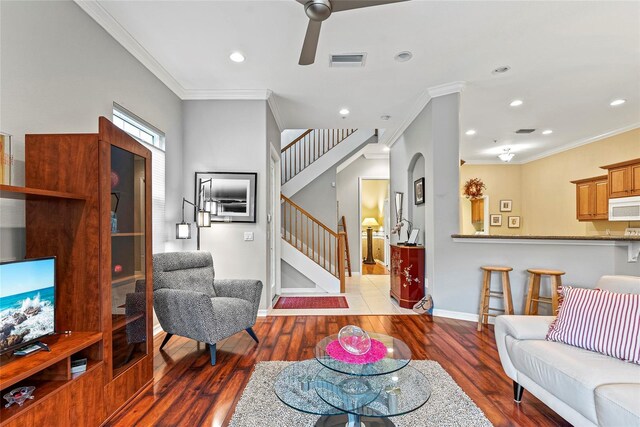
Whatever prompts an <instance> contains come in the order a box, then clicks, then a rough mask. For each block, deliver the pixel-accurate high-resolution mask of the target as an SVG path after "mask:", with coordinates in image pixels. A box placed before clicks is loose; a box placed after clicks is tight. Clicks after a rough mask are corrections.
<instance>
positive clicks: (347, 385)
mask: <svg viewBox="0 0 640 427" xmlns="http://www.w3.org/2000/svg"><path fill="white" fill-rule="evenodd" d="M314 383H315V389H316V392H317V394H318V395H319V396H320V397H321V398H322V400H323V401H325V402H326V403H328V404H329V405H331V406H332V407H334V408H336V409H339V410H341V411H343V412H347V413H350V414H355V415H359V416H365V417H392V416H396V415H403V414H407V413H409V412H412V411H415V410H416V409H418V408H419V407H421V406H422V405H424V404H425V403H426V402H427V400H429V397H431V386H430V384H429V381H428V380H427V378H426V377H425V376H424V374H422V373H421V372H420V371H418V370H416V369H415V368H413V367H411V366H407V367H405V368H404V369H402V370H400V371H397V372H394V373H391V374H386V375H377V376H372V377H361V376H353V375H348V374H342V373H339V372H336V371H332V370H330V369H322V370H321V371H320V372H318V374H317V376H316V379H315V382H314Z"/></svg>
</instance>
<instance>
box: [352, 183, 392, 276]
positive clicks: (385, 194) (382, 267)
mask: <svg viewBox="0 0 640 427" xmlns="http://www.w3.org/2000/svg"><path fill="white" fill-rule="evenodd" d="M359 187H360V188H359V192H358V194H359V207H360V208H359V211H360V213H359V218H360V225H361V228H360V245H359V248H360V258H359V259H360V260H361V263H362V264H361V268H362V270H361V271H362V274H363V275H388V274H389V269H388V267H389V262H388V260H389V255H388V252H389V232H390V224H391V222H390V220H391V217H390V214H389V180H388V179H386V178H384V179H382V178H360V183H359Z"/></svg>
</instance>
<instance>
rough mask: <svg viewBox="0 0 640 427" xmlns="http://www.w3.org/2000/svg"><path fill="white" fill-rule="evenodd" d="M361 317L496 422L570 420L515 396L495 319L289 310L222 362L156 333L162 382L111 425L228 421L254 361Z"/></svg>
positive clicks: (293, 355)
mask: <svg viewBox="0 0 640 427" xmlns="http://www.w3.org/2000/svg"><path fill="white" fill-rule="evenodd" d="M347 324H355V325H359V326H360V327H362V328H364V329H365V330H368V331H375V332H379V333H386V334H388V335H392V336H394V337H397V338H400V339H402V340H403V341H405V342H406V343H407V345H408V346H409V347H410V348H411V350H412V352H413V358H414V359H431V360H435V361H437V362H439V363H440V365H442V367H443V368H444V369H445V370H446V371H447V372H448V373H449V374H450V375H451V376H452V377H453V379H454V380H455V381H456V382H457V383H458V385H460V387H461V388H462V389H463V390H464V391H465V392H466V393H467V394H468V395H469V397H471V399H473V401H474V402H475V403H476V404H477V405H478V406H479V407H480V408H481V409H482V410H483V411H484V413H485V415H486V416H487V418H489V420H490V421H491V422H492V423H493V424H494V425H496V426H568V425H569V424H568V423H566V422H565V421H564V420H563V419H562V418H560V417H559V416H558V415H556V414H555V413H554V412H553V411H552V410H551V409H549V408H547V406H546V405H544V404H543V403H541V402H540V401H539V400H537V399H536V398H535V397H533V396H532V395H530V394H528V393H527V392H526V391H525V393H524V398H523V401H522V404H521V405H517V404H515V403H514V402H513V399H512V382H511V380H510V379H509V378H508V377H507V376H506V375H505V374H504V373H503V371H502V366H501V365H500V360H499V358H498V352H497V349H496V345H495V340H494V335H493V327H489V328H484V330H483V331H482V332H476V324H475V323H473V322H464V321H459V320H452V319H444V318H431V317H428V316H401V315H398V316H298V317H294V316H289V317H275V316H274V317H266V318H259V319H258V322H257V323H256V326H255V327H254V330H255V331H256V333H257V335H258V337H259V338H260V344H257V345H256V344H255V343H254V341H253V340H252V339H251V338H250V337H249V335H248V334H246V333H240V334H236V335H234V336H233V337H230V338H228V339H226V340H224V341H221V342H219V343H218V360H217V364H216V366H211V365H210V364H209V352H208V350H207V349H205V347H204V345H202V344H198V343H196V342H195V341H193V340H188V339H186V338H181V337H174V338H172V340H171V341H170V342H169V344H168V345H167V346H166V347H165V349H164V351H162V352H159V351H158V348H159V346H160V343H161V342H162V339H163V338H164V334H160V335H158V336H156V337H155V339H154V347H155V358H154V384H153V386H152V387H149V389H147V390H145V391H144V392H143V393H142V394H141V395H139V396H138V398H137V399H135V400H134V401H133V402H132V403H131V404H129V406H127V407H125V408H124V409H123V411H122V412H120V413H119V414H118V415H116V416H115V417H114V418H113V419H112V420H111V421H110V422H109V423H108V424H107V425H109V426H127V427H128V426H151V425H156V426H216V427H217V426H224V425H227V424H228V423H229V420H230V419H231V415H232V414H233V411H234V408H235V405H236V403H237V402H238V400H239V399H240V395H241V394H242V390H244V387H245V385H246V383H247V381H248V380H249V377H250V376H251V372H252V368H253V365H254V364H255V363H256V362H259V361H268V360H304V359H309V358H312V357H313V350H314V347H315V344H316V342H317V341H318V339H319V338H321V337H323V336H325V335H328V334H334V333H337V332H338V331H339V330H340V328H341V327H342V326H345V325H347Z"/></svg>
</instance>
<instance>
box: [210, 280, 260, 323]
mask: <svg viewBox="0 0 640 427" xmlns="http://www.w3.org/2000/svg"><path fill="white" fill-rule="evenodd" d="M213 288H214V289H215V291H216V295H217V296H219V297H227V298H240V299H243V300H246V301H249V302H250V303H251V305H252V307H253V312H254V316H257V314H258V307H260V298H261V296H262V282H261V281H260V280H244V279H215V280H214V281H213Z"/></svg>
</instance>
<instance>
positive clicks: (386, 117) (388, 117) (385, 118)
mask: <svg viewBox="0 0 640 427" xmlns="http://www.w3.org/2000/svg"><path fill="white" fill-rule="evenodd" d="M390 118H391V116H387V115H385V116H380V120H389V119H390Z"/></svg>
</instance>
